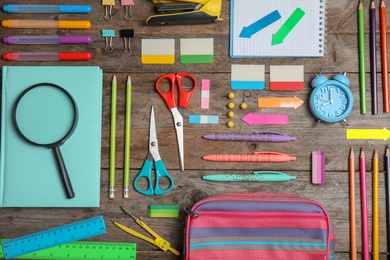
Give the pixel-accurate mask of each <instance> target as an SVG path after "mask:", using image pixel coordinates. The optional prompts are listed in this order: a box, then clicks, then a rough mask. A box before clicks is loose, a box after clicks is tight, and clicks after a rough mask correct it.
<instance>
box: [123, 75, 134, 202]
mask: <svg viewBox="0 0 390 260" xmlns="http://www.w3.org/2000/svg"><path fill="white" fill-rule="evenodd" d="M131 92H132V84H131V78H130V76H128V77H127V83H126V122H125V155H124V156H125V158H124V165H123V197H124V198H128V197H129V171H130V127H131Z"/></svg>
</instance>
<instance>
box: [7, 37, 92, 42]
mask: <svg viewBox="0 0 390 260" xmlns="http://www.w3.org/2000/svg"><path fill="white" fill-rule="evenodd" d="M2 40H3V43H5V44H90V43H91V42H92V37H91V36H88V35H80V36H68V35H65V36H58V35H42V36H40V35H14V36H4V37H3V39H2Z"/></svg>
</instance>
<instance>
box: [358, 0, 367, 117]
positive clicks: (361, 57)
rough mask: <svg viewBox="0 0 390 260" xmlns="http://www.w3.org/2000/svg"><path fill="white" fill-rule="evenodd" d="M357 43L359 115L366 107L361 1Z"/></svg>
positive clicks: (362, 10) (363, 112)
mask: <svg viewBox="0 0 390 260" xmlns="http://www.w3.org/2000/svg"><path fill="white" fill-rule="evenodd" d="M358 41H359V89H360V114H366V113H367V106H366V62H365V48H364V9H363V3H362V0H360V2H359V7H358Z"/></svg>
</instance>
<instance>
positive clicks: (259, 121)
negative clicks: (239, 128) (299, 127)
mask: <svg viewBox="0 0 390 260" xmlns="http://www.w3.org/2000/svg"><path fill="white" fill-rule="evenodd" d="M241 120H242V121H244V122H245V123H247V124H248V125H250V126H251V125H287V124H288V115H283V114H253V113H252V112H249V113H248V114H246V115H245V116H243V117H242V118H241Z"/></svg>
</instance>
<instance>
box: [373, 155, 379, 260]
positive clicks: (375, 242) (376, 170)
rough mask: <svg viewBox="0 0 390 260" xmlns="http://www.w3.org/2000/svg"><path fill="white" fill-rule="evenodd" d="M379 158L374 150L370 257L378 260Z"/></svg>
mask: <svg viewBox="0 0 390 260" xmlns="http://www.w3.org/2000/svg"><path fill="white" fill-rule="evenodd" d="M378 178H379V159H378V151H377V149H375V150H374V156H373V159H372V259H373V260H379V205H378V200H379V191H378V189H379V180H378Z"/></svg>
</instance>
